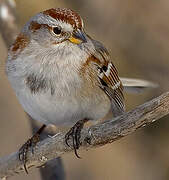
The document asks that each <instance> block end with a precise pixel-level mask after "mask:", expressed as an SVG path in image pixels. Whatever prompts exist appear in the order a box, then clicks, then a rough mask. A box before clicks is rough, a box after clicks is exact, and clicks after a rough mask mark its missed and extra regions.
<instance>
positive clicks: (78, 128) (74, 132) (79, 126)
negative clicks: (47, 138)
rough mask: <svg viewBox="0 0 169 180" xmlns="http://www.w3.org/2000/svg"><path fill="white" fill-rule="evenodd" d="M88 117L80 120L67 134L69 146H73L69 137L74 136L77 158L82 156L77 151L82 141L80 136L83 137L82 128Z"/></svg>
mask: <svg viewBox="0 0 169 180" xmlns="http://www.w3.org/2000/svg"><path fill="white" fill-rule="evenodd" d="M87 121H88V120H87V119H83V120H80V121H78V122H77V123H76V124H75V125H74V126H73V127H72V128H71V129H70V130H69V131H68V132H67V133H66V135H65V142H66V144H67V146H69V147H71V146H70V144H69V142H68V141H69V139H70V138H72V140H73V149H74V153H75V155H76V157H77V158H80V156H79V155H78V153H77V150H78V149H79V147H80V145H81V142H80V138H81V130H82V129H83V127H84V124H85V123H86V122H87Z"/></svg>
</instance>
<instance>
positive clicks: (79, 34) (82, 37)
mask: <svg viewBox="0 0 169 180" xmlns="http://www.w3.org/2000/svg"><path fill="white" fill-rule="evenodd" d="M69 41H70V42H72V43H74V44H81V43H85V42H87V39H86V34H85V33H84V32H83V31H81V30H79V29H78V30H77V31H75V32H74V33H73V35H72V36H71V37H70V38H69Z"/></svg>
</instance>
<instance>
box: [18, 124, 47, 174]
mask: <svg viewBox="0 0 169 180" xmlns="http://www.w3.org/2000/svg"><path fill="white" fill-rule="evenodd" d="M45 127H46V125H45V124H44V125H42V127H41V128H40V129H39V130H38V131H37V132H36V133H35V134H34V135H33V136H32V137H31V138H30V139H28V141H27V142H26V143H25V144H24V145H23V146H22V147H21V148H20V149H19V160H20V161H22V162H23V166H24V169H25V172H26V173H27V174H28V170H27V167H26V163H27V161H28V158H27V154H28V151H29V149H31V151H32V154H33V153H34V147H35V145H36V144H37V143H38V142H39V141H40V134H41V133H42V131H43V130H44V129H45Z"/></svg>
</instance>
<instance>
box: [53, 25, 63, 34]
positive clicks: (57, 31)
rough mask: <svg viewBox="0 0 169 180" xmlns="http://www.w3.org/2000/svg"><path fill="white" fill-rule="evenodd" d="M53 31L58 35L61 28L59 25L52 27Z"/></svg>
mask: <svg viewBox="0 0 169 180" xmlns="http://www.w3.org/2000/svg"><path fill="white" fill-rule="evenodd" d="M53 32H54V33H55V34H56V35H60V34H61V32H62V30H61V27H57V26H56V27H54V28H53Z"/></svg>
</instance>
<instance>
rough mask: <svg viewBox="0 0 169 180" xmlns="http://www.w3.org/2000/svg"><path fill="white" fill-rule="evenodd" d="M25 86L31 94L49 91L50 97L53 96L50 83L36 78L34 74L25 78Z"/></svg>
mask: <svg viewBox="0 0 169 180" xmlns="http://www.w3.org/2000/svg"><path fill="white" fill-rule="evenodd" d="M26 85H27V87H28V88H29V89H30V91H31V93H33V94H36V93H40V92H46V91H48V90H49V89H50V91H51V95H53V94H54V92H55V91H54V88H53V86H52V83H51V81H48V80H47V79H45V78H42V77H38V76H36V75H35V74H31V75H29V76H28V77H27V78H26Z"/></svg>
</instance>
